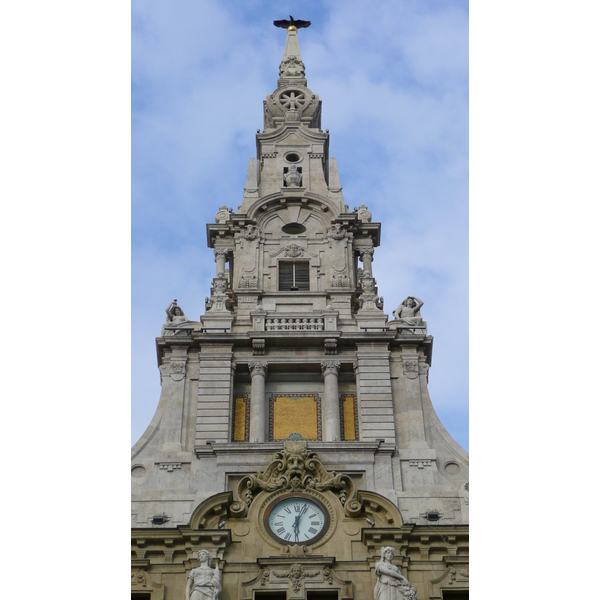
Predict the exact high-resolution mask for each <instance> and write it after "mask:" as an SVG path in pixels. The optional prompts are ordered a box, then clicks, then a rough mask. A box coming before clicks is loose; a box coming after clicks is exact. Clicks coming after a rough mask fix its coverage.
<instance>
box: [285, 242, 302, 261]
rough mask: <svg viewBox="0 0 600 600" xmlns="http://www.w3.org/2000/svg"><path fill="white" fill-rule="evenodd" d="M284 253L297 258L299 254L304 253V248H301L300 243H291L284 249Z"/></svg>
mask: <svg viewBox="0 0 600 600" xmlns="http://www.w3.org/2000/svg"><path fill="white" fill-rule="evenodd" d="M283 254H284V256H289V257H291V258H296V257H297V256H302V255H303V254H304V248H301V247H300V246H298V244H290V245H289V246H286V247H285V248H284V249H283Z"/></svg>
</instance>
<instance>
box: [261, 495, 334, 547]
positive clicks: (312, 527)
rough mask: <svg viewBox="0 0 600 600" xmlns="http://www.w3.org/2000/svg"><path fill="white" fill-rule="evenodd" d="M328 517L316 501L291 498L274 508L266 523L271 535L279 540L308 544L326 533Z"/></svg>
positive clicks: (296, 497)
mask: <svg viewBox="0 0 600 600" xmlns="http://www.w3.org/2000/svg"><path fill="white" fill-rule="evenodd" d="M327 517H328V515H326V513H325V511H324V509H323V508H321V506H320V504H318V503H317V502H315V501H314V500H312V499H310V498H304V497H301V496H290V497H287V498H285V499H283V500H280V501H279V502H277V503H276V504H275V505H273V506H272V508H271V510H270V512H269V514H268V517H267V519H266V521H267V524H268V528H269V530H270V532H271V534H272V535H274V536H275V537H276V538H277V539H278V540H280V541H282V542H289V543H292V544H308V543H310V542H313V541H315V540H316V539H317V538H320V537H321V536H322V535H323V534H324V533H325V531H326V525H327V523H328V521H329V519H328V518H327Z"/></svg>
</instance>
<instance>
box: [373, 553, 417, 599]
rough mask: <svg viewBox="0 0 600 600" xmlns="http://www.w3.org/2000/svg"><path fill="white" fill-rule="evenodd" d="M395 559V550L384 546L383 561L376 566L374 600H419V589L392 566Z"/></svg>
mask: <svg viewBox="0 0 600 600" xmlns="http://www.w3.org/2000/svg"><path fill="white" fill-rule="evenodd" d="M393 558H394V549H393V548H392V547H391V546H382V547H381V560H380V561H379V562H377V563H376V564H375V574H376V575H377V583H376V584H375V590H374V593H373V597H374V600H418V598H417V588H416V587H415V586H414V585H412V584H411V583H410V582H409V581H408V579H406V577H404V575H402V573H401V572H400V569H399V568H398V567H397V566H396V565H393V564H392V560H393Z"/></svg>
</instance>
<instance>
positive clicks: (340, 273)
mask: <svg viewBox="0 0 600 600" xmlns="http://www.w3.org/2000/svg"><path fill="white" fill-rule="evenodd" d="M331 270H332V275H331V287H334V288H336V287H349V286H350V279H348V275H347V274H346V267H342V268H341V269H339V270H338V269H336V268H335V267H331Z"/></svg>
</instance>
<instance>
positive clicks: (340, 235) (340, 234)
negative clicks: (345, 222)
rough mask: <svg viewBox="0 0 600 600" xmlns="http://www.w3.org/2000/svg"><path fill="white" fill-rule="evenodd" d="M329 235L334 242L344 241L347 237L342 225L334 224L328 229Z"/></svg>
mask: <svg viewBox="0 0 600 600" xmlns="http://www.w3.org/2000/svg"><path fill="white" fill-rule="evenodd" d="M327 235H328V236H329V237H332V238H333V239H334V240H337V241H339V240H343V239H344V238H345V237H346V232H345V231H344V229H343V227H342V226H341V224H340V223H332V225H331V227H328V228H327Z"/></svg>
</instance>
